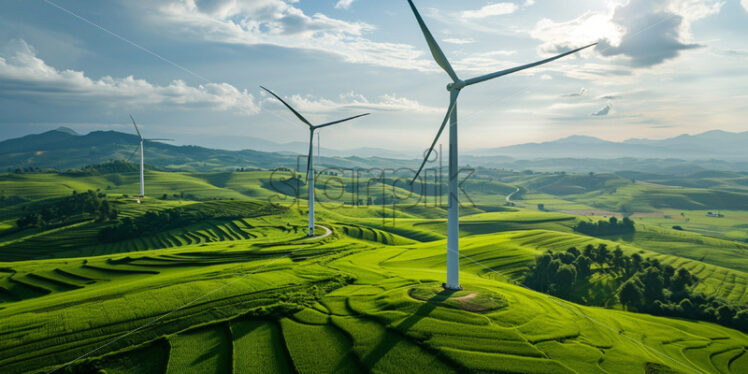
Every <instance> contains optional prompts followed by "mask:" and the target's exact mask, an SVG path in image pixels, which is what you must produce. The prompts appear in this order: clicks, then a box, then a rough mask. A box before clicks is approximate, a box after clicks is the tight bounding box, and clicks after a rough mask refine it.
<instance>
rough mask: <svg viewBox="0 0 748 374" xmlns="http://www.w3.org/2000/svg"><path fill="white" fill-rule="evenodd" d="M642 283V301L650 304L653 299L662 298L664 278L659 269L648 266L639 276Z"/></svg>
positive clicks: (652, 302)
mask: <svg viewBox="0 0 748 374" xmlns="http://www.w3.org/2000/svg"><path fill="white" fill-rule="evenodd" d="M639 277H640V279H641V281H642V283H643V284H644V302H645V303H647V304H649V305H652V304H654V302H655V300H663V298H664V294H663V288H664V280H663V279H662V274H660V270H659V269H657V268H655V267H648V268H647V270H646V271H645V272H644V274H642V275H640V276H639Z"/></svg>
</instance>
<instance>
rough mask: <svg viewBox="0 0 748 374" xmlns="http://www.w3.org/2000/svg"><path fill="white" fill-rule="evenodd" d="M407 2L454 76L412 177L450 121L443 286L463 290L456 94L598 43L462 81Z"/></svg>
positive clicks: (434, 50) (433, 49) (434, 51)
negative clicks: (434, 130)
mask: <svg viewBox="0 0 748 374" xmlns="http://www.w3.org/2000/svg"><path fill="white" fill-rule="evenodd" d="M408 3H409V4H410V9H412V10H413V14H414V15H415V16H416V21H418V25H419V26H420V27H421V31H422V32H423V36H424V37H425V38H426V43H428V45H429V49H430V50H431V55H432V56H433V57H434V60H435V61H436V63H437V64H438V65H439V66H440V67H441V68H442V69H444V71H445V72H447V74H448V75H449V77H450V78H452V83H449V84H447V91H449V109H447V114H446V115H445V116H444V120H443V121H442V124H441V126H440V127H439V131H438V132H437V133H436V138H434V141H433V142H432V143H431V147H430V148H429V150H428V152H427V153H426V157H425V158H424V159H423V162H422V163H421V167H420V168H418V171H417V172H416V175H415V177H413V180H412V181H411V184H412V183H413V182H415V180H416V179H417V178H418V175H419V174H420V173H421V170H423V167H424V165H426V161H427V160H428V158H429V156H430V155H431V152H432V151H433V150H434V146H435V145H436V142H437V141H438V140H439V136H440V135H441V134H442V131H443V130H444V127H445V126H446V125H447V120H449V203H448V205H447V209H448V210H447V283H445V284H444V288H446V289H452V290H459V289H462V287H460V280H459V275H460V274H459V273H460V263H459V259H460V247H459V224H460V223H459V215H458V212H459V211H458V209H459V198H458V196H457V174H458V173H459V170H458V163H457V96H459V94H460V90H462V89H463V88H465V87H467V86H470V85H473V84H476V83H480V82H484V81H487V80H489V79H494V78H498V77H501V76H504V75H507V74H512V73H515V72H518V71H520V70H524V69H528V68H531V67H535V66H538V65H542V64H545V63H548V62H551V61H553V60H557V59H559V58H561V57H564V56H568V55H570V54H572V53H576V52H579V51H581V50H583V49H585V48H589V47H592V46H593V45H595V44H597V43H592V44H589V45H586V46H584V47H581V48H577V49H574V50H571V51H568V52H565V53H562V54H560V55H558V56H554V57H551V58H547V59H545V60H541V61H537V62H533V63H530V64H526V65H521V66H517V67H514V68H511V69H506V70H501V71H497V72H495V73H491V74H486V75H481V76H479V77H475V78H471V79H467V80H462V79H460V78H459V77H458V76H457V73H455V71H454V70H453V69H452V65H450V64H449V61H448V60H447V57H446V56H445V55H444V52H442V50H441V48H439V45H438V44H437V43H436V40H435V39H434V36H433V35H431V31H429V29H428V27H426V23H424V22H423V18H421V15H420V14H419V13H418V10H417V9H416V6H415V5H414V4H413V1H412V0H408Z"/></svg>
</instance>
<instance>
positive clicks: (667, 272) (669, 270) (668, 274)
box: [662, 265, 675, 288]
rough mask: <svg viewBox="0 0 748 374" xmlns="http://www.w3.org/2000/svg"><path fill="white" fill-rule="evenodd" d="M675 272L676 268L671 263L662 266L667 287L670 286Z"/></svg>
mask: <svg viewBox="0 0 748 374" xmlns="http://www.w3.org/2000/svg"><path fill="white" fill-rule="evenodd" d="M674 274H675V268H674V267H672V266H670V265H665V266H663V267H662V279H663V280H664V281H665V288H670V281H671V280H672V278H673V275H674Z"/></svg>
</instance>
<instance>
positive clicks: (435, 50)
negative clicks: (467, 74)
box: [408, 0, 460, 82]
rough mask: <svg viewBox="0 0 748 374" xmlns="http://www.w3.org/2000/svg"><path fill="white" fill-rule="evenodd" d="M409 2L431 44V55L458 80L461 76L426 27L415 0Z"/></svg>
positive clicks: (451, 76) (450, 75)
mask: <svg viewBox="0 0 748 374" xmlns="http://www.w3.org/2000/svg"><path fill="white" fill-rule="evenodd" d="M408 4H410V9H412V10H413V14H415V16H416V21H418V25H419V26H420V27H421V31H422V32H423V36H424V37H425V38H426V43H428V45H429V49H430V50H431V55H432V56H434V60H435V61H436V63H437V64H439V66H441V68H442V69H444V71H446V72H447V74H449V77H450V78H452V81H454V82H458V81H459V80H460V78H458V77H457V74H456V73H455V71H454V70H453V69H452V65H450V64H449V60H447V56H445V55H444V52H442V49H441V48H439V44H437V43H436V39H434V36H433V35H431V31H429V28H428V27H426V23H425V22H423V18H421V14H420V13H418V9H416V6H415V5H414V4H413V1H411V0H408Z"/></svg>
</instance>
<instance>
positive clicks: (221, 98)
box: [0, 40, 260, 115]
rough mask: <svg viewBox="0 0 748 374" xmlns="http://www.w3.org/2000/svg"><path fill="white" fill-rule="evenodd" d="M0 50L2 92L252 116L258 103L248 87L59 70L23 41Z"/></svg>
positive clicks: (80, 101)
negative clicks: (156, 81) (93, 76)
mask: <svg viewBox="0 0 748 374" xmlns="http://www.w3.org/2000/svg"><path fill="white" fill-rule="evenodd" d="M3 49H4V51H3V52H2V53H0V86H2V87H3V90H2V91H1V93H0V95H8V96H11V97H18V96H25V97H32V98H34V99H36V100H47V101H53V102H60V103H70V104H97V105H105V106H114V105H117V106H121V105H166V106H171V107H176V108H183V109H187V108H207V109H211V110H233V111H235V112H238V113H241V114H245V115H252V114H256V113H257V112H259V110H260V108H259V106H258V105H257V104H256V103H255V100H254V97H253V96H252V95H251V94H250V93H248V92H247V91H246V90H239V89H237V88H236V87H234V86H232V85H230V84H228V83H209V84H204V85H198V86H189V85H187V84H186V83H185V82H184V81H181V80H175V81H173V82H171V83H170V84H169V85H166V86H159V85H154V84H151V83H149V82H148V81H146V80H143V79H136V78H135V77H133V76H128V77H124V78H114V77H110V76H104V77H101V78H99V79H91V78H89V77H87V76H86V75H85V74H84V73H83V72H82V71H75V70H70V69H66V70H58V69H56V68H54V67H52V66H49V65H47V63H46V62H45V61H44V60H42V59H41V58H39V57H37V56H36V52H35V51H34V49H33V48H32V47H31V46H29V45H28V44H27V43H26V42H25V41H23V40H18V41H14V42H11V43H8V44H7V45H5V46H4V48H3Z"/></svg>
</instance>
